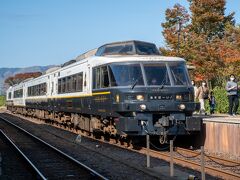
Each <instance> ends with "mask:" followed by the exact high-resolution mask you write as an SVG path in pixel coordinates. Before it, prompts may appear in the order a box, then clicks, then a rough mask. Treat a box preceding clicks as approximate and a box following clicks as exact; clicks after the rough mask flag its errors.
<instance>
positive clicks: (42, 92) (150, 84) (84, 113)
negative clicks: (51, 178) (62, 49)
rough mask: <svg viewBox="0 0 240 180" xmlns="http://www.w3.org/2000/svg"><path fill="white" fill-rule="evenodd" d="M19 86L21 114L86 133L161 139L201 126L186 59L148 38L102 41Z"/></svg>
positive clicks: (198, 129)
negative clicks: (167, 53)
mask: <svg viewBox="0 0 240 180" xmlns="http://www.w3.org/2000/svg"><path fill="white" fill-rule="evenodd" d="M23 85H24V87H25V89H26V92H25V91H23V93H25V94H24V95H23V97H22V99H23V101H24V102H25V104H24V107H22V108H23V110H22V112H24V114H26V115H30V116H35V117H38V118H41V119H46V120H52V121H56V122H58V123H62V124H64V125H66V126H71V127H74V128H79V129H81V130H84V131H87V132H91V133H102V134H107V135H111V136H121V137H126V136H143V135H146V134H147V133H148V134H150V135H152V136H159V137H160V139H161V142H162V143H165V141H166V137H167V136H174V135H189V134H193V133H196V132H200V130H201V125H202V120H201V118H199V117H193V116H192V113H193V112H194V111H195V110H196V109H197V107H198V106H197V103H195V102H194V93H193V87H192V85H191V83H190V78H189V75H188V71H187V68H186V62H185V60H184V59H182V58H178V57H164V56H161V55H160V54H159V51H158V49H157V47H156V46H155V45H154V44H152V43H147V42H142V41H124V42H116V43H110V44H105V45H103V46H101V47H99V48H98V49H94V50H92V51H90V52H88V53H86V54H84V55H81V56H79V57H77V58H76V60H72V61H70V62H69V63H66V64H65V65H63V66H62V67H61V68H59V69H57V70H55V71H52V72H50V73H47V74H45V75H43V76H40V77H38V78H35V79H32V80H30V81H27V82H24V83H23ZM10 91H11V87H10V88H9V90H8V92H10ZM13 99H15V98H14V97H13ZM9 100H10V99H9Z"/></svg>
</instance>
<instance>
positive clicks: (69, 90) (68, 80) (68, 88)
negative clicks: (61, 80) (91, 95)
mask: <svg viewBox="0 0 240 180" xmlns="http://www.w3.org/2000/svg"><path fill="white" fill-rule="evenodd" d="M66 79H67V80H66V92H71V90H72V87H71V84H72V83H71V81H72V77H71V76H69V77H67V78H66Z"/></svg>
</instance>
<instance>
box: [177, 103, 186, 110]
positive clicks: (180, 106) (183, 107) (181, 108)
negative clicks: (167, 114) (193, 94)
mask: <svg viewBox="0 0 240 180" xmlns="http://www.w3.org/2000/svg"><path fill="white" fill-rule="evenodd" d="M178 107H179V109H180V110H184V109H185V108H186V106H185V104H180V105H179V106H178Z"/></svg>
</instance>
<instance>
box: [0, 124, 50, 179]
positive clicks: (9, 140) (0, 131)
mask: <svg viewBox="0 0 240 180" xmlns="http://www.w3.org/2000/svg"><path fill="white" fill-rule="evenodd" d="M0 133H1V134H2V135H3V136H4V137H5V138H6V140H7V141H8V142H9V143H10V144H11V145H12V146H13V147H14V148H15V150H17V152H18V153H19V154H20V155H21V156H22V157H23V158H24V159H25V160H26V161H27V163H28V164H29V165H30V166H31V167H32V169H33V170H34V171H35V172H36V173H37V174H38V175H39V176H40V177H41V178H42V179H44V180H46V179H47V178H46V177H45V176H44V175H43V174H42V173H41V172H40V171H39V169H38V168H37V167H36V166H35V165H34V164H33V162H32V161H31V160H30V159H28V157H27V156H26V155H25V154H24V153H23V152H22V151H21V150H20V149H19V148H18V146H17V145H16V144H15V143H14V142H13V141H12V140H11V139H10V138H9V137H8V136H7V135H6V134H5V133H4V132H3V131H2V130H1V129H0Z"/></svg>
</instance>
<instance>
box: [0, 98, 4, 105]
mask: <svg viewBox="0 0 240 180" xmlns="http://www.w3.org/2000/svg"><path fill="white" fill-rule="evenodd" d="M4 105H5V96H0V107H1V106H4Z"/></svg>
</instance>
